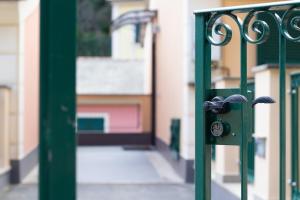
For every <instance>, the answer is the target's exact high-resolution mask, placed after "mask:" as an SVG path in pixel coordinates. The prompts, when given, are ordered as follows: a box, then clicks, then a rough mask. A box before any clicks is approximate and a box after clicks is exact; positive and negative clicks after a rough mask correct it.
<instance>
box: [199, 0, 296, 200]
mask: <svg viewBox="0 0 300 200" xmlns="http://www.w3.org/2000/svg"><path fill="white" fill-rule="evenodd" d="M299 7H300V1H287V2H278V3H271V4H257V5H250V6H238V7H229V8H218V9H206V10H201V11H196V12H195V15H196V69H195V77H196V200H209V199H211V145H236V146H239V147H240V157H241V199H242V200H246V199H247V196H248V195H247V175H248V162H249V161H248V150H249V142H251V138H252V137H251V136H252V131H251V127H250V126H251V119H250V118H251V116H250V114H249V113H251V112H252V109H253V107H254V106H255V105H256V104H257V103H274V100H273V99H272V98H271V97H259V98H256V99H254V98H253V93H251V91H248V88H247V46H248V44H253V45H263V44H264V43H265V42H266V41H267V40H268V38H269V36H270V35H272V33H271V32H274V31H275V30H271V29H270V26H269V24H268V23H267V22H266V21H264V20H262V19H259V18H258V17H257V16H258V15H267V16H269V17H271V19H273V21H274V22H275V24H276V25H277V26H276V31H277V32H278V35H279V37H278V38H279V39H278V44H279V48H278V55H279V56H278V63H279V69H280V75H279V83H280V88H279V94H280V95H279V98H280V101H279V110H280V117H279V118H280V119H279V132H280V136H279V138H280V144H279V146H280V149H279V155H280V159H279V166H280V174H279V179H280V180H279V182H280V200H284V199H285V198H286V191H285V183H286V176H285V174H286V162H285V159H286V119H285V115H286V108H285V106H286V102H285V101H286V100H285V93H286V80H285V74H286V51H287V48H286V44H287V41H291V42H300V36H298V37H296V36H295V35H294V34H292V32H291V30H292V31H293V32H294V31H299V30H300V16H299V15H298V13H297V12H295V11H296V10H298V9H299ZM240 13H242V14H243V16H245V17H243V18H240V16H241V15H239V14H240ZM282 13H283V14H282ZM295 13H296V15H295ZM222 17H227V18H230V19H231V20H232V21H233V22H234V23H235V24H236V25H237V26H238V28H239V36H240V57H241V62H240V69H241V70H240V80H241V81H240V88H239V89H212V88H211V47H212V46H225V45H227V44H228V43H229V42H230V41H231V39H232V35H233V33H232V28H231V27H230V25H228V24H225V23H224V22H222V21H221V20H220V19H221V18H222ZM249 29H252V31H253V32H254V33H255V37H253V35H251V34H250V30H249ZM215 36H218V39H216V38H215Z"/></svg>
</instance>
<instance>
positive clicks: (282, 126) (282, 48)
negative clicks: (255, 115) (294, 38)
mask: <svg viewBox="0 0 300 200" xmlns="http://www.w3.org/2000/svg"><path fill="white" fill-rule="evenodd" d="M285 67H286V39H285V37H284V36H283V35H280V36H279V103H280V105H279V110H280V115H279V118H280V121H279V133H280V137H279V142H280V144H279V145H280V163H279V166H280V168H279V171H280V178H279V181H280V193H279V194H280V200H284V199H285V198H286V189H285V184H286V121H285V118H286V112H285V106H286V100H285V94H286V88H285V87H286V80H285V74H286V69H285Z"/></svg>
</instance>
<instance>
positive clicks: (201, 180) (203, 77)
mask: <svg viewBox="0 0 300 200" xmlns="http://www.w3.org/2000/svg"><path fill="white" fill-rule="evenodd" d="M208 17H209V15H197V16H196V55H197V56H196V67H195V80H196V88H195V90H196V105H195V106H196V120H195V122H196V149H195V151H196V158H195V165H196V166H195V167H196V177H195V184H196V193H195V196H196V200H208V199H210V198H211V146H210V145H207V140H208V135H207V134H205V130H206V127H207V122H206V112H205V111H204V107H203V102H204V101H206V100H208V99H207V98H208V90H209V89H210V88H211V67H210V66H211V45H210V44H209V43H208V41H207V40H206V21H207V19H208Z"/></svg>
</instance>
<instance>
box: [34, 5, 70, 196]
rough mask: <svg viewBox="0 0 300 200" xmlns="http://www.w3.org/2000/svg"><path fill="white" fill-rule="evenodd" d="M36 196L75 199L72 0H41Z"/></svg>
mask: <svg viewBox="0 0 300 200" xmlns="http://www.w3.org/2000/svg"><path fill="white" fill-rule="evenodd" d="M40 11H41V12H40V13H41V18H40V21H41V32H40V33H41V34H40V35H41V40H40V45H41V46H40V158H39V159H40V172H39V173H40V176H39V177H40V178H39V199H40V200H75V199H76V170H75V168H76V162H75V160H76V159H75V158H76V141H75V106H76V102H75V101H76V94H75V73H76V68H75V66H76V62H75V61H76V37H75V34H76V1H75V0H73V1H62V0H41V7H40Z"/></svg>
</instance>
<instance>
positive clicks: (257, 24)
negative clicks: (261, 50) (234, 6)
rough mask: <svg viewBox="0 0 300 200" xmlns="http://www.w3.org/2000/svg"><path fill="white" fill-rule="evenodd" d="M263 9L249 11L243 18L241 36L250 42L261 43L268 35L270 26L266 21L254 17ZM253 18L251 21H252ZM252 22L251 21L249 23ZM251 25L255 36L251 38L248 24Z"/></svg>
mask: <svg viewBox="0 0 300 200" xmlns="http://www.w3.org/2000/svg"><path fill="white" fill-rule="evenodd" d="M262 12H264V11H254V10H253V11H250V12H249V13H248V14H247V16H246V17H245V19H244V22H243V29H242V33H241V34H242V36H243V37H244V38H245V40H246V41H248V42H249V43H251V44H262V43H264V42H266V41H267V40H268V38H269V35H270V27H269V25H268V24H267V22H265V21H263V20H259V19H257V18H256V19H255V18H254V17H255V16H256V15H258V14H259V13H262ZM252 19H253V21H252ZM251 22H252V23H251ZM250 25H251V29H252V31H253V32H254V33H256V36H257V37H256V38H251V36H250V33H249V26H250Z"/></svg>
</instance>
